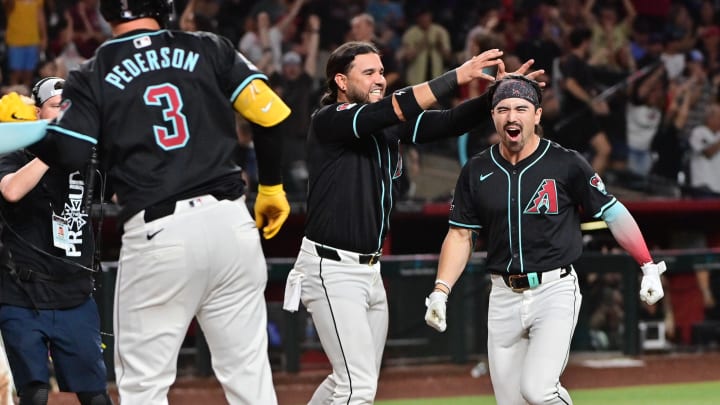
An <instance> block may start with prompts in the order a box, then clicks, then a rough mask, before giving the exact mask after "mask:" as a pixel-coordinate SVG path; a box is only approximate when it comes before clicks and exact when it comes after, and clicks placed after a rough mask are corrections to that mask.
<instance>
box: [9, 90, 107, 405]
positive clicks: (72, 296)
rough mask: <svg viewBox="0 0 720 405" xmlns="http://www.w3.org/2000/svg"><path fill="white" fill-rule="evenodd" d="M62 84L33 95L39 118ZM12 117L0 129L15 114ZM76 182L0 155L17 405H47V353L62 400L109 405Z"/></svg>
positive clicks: (19, 155) (23, 154)
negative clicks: (68, 396) (70, 397)
mask: <svg viewBox="0 0 720 405" xmlns="http://www.w3.org/2000/svg"><path fill="white" fill-rule="evenodd" d="M64 82H65V81H64V80H63V79H61V78H57V77H48V78H45V79H42V80H40V81H39V82H38V83H37V84H36V85H35V86H34V87H33V89H32V95H33V99H34V100H35V107H34V108H35V109H36V110H37V118H38V119H52V118H54V117H55V116H57V114H58V112H59V111H60V101H61V98H62V95H61V94H62V88H63V83H64ZM15 96H17V94H15ZM8 97H10V98H12V97H13V96H8ZM16 98H17V99H18V100H19V97H16ZM6 101H7V100H6ZM27 116H28V117H27V118H28V119H32V118H33V117H32V116H30V113H29V112H28V113H27ZM15 117H16V118H15V119H13V118H12V114H11V115H10V116H9V117H8V116H0V120H3V121H17V119H18V118H22V114H21V115H20V116H18V115H17V114H16V115H15ZM84 180H85V171H83V170H74V171H67V170H62V169H57V168H48V166H47V165H46V164H45V163H44V162H42V161H41V160H40V159H38V158H36V157H34V156H33V155H32V154H30V153H29V152H27V151H25V150H21V151H17V152H13V153H8V154H5V155H2V156H0V195H2V202H3V204H2V219H3V220H4V221H6V224H5V227H4V229H3V232H2V242H3V244H4V245H5V247H6V248H7V249H8V252H9V256H8V257H7V259H6V260H4V261H3V264H2V267H0V330H2V334H3V338H4V342H5V347H6V350H7V355H8V360H9V363H10V368H11V370H12V374H13V376H14V379H15V386H16V387H17V391H18V396H19V397H20V404H23V405H44V404H47V401H48V392H49V390H50V385H49V381H48V376H49V375H50V371H49V368H48V351H49V352H50V355H51V357H52V360H53V366H54V367H53V368H54V370H55V375H56V377H57V380H58V384H59V386H60V390H61V391H69V392H75V393H76V394H77V397H78V399H79V400H80V403H81V404H82V405H103V404H112V401H111V400H110V397H109V396H108V394H107V372H106V369H105V362H104V359H103V352H102V347H101V340H100V316H99V314H98V310H97V306H96V305H95V301H94V300H93V298H92V291H93V286H94V279H93V255H94V252H95V243H94V240H93V233H92V228H91V225H90V218H89V217H88V213H87V212H86V211H85V204H84V201H85V198H86V194H87V193H88V190H87V185H86V183H85V181H84Z"/></svg>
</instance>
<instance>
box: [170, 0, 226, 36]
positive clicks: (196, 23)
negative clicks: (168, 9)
mask: <svg viewBox="0 0 720 405" xmlns="http://www.w3.org/2000/svg"><path fill="white" fill-rule="evenodd" d="M199 3H200V2H199V1H198V0H190V1H188V3H187V5H185V9H184V10H183V13H182V15H180V24H179V25H180V29H181V30H183V31H188V32H194V31H205V32H217V20H216V19H215V14H213V11H214V10H212V11H210V12H209V13H208V12H202V11H201V10H202V8H201V6H200V5H199Z"/></svg>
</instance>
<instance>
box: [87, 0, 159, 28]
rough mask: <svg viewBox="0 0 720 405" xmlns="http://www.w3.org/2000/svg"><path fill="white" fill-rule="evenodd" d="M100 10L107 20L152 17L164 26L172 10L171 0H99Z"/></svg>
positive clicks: (120, 20) (119, 20)
mask: <svg viewBox="0 0 720 405" xmlns="http://www.w3.org/2000/svg"><path fill="white" fill-rule="evenodd" d="M100 12H101V13H102V16H103V18H105V20H106V21H108V22H124V21H132V20H137V19H138V18H154V19H156V20H157V21H158V23H160V25H161V26H165V24H167V22H168V21H169V19H170V17H171V15H172V12H173V1H172V0H101V1H100Z"/></svg>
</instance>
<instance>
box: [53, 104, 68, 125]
mask: <svg viewBox="0 0 720 405" xmlns="http://www.w3.org/2000/svg"><path fill="white" fill-rule="evenodd" d="M71 106H72V101H70V99H69V98H66V99H65V100H63V101H62V102H61V103H60V112H58V115H57V117H56V118H55V122H56V123H57V122H60V120H62V118H63V116H64V115H65V113H66V112H67V110H69V109H70V107H71Z"/></svg>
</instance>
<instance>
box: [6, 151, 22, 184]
mask: <svg viewBox="0 0 720 405" xmlns="http://www.w3.org/2000/svg"><path fill="white" fill-rule="evenodd" d="M28 162H29V160H28V158H27V157H26V154H25V152H24V151H15V152H10V153H5V154H2V155H0V180H2V178H3V177H5V176H7V175H8V174H11V173H15V172H16V171H18V170H19V169H20V168H21V167H23V166H24V165H25V164H27V163H28Z"/></svg>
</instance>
